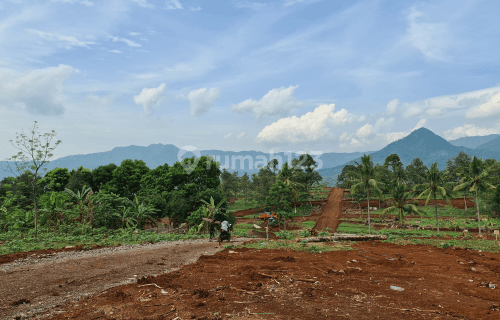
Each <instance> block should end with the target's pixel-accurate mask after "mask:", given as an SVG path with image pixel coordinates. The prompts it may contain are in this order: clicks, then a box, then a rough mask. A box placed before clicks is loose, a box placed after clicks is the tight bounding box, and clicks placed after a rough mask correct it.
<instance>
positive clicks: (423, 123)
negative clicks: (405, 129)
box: [411, 119, 427, 131]
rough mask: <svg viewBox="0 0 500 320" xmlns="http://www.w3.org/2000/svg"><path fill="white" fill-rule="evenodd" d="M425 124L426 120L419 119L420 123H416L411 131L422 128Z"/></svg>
mask: <svg viewBox="0 0 500 320" xmlns="http://www.w3.org/2000/svg"><path fill="white" fill-rule="evenodd" d="M426 123H427V119H420V121H419V122H418V123H417V125H416V126H415V128H413V129H412V130H411V131H415V130H417V129H420V128H422V127H423V126H425V124H426Z"/></svg>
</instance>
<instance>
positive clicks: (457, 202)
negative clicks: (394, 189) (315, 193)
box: [343, 198, 476, 210]
mask: <svg viewBox="0 0 500 320" xmlns="http://www.w3.org/2000/svg"><path fill="white" fill-rule="evenodd" d="M472 200H473V199H470V198H469V199H467V208H468V209H470V210H475V208H476V207H475V206H476V203H475V202H474V201H472ZM351 201H352V200H350V199H349V198H347V199H344V200H343V207H344V208H357V206H358V205H357V204H356V203H354V202H351ZM436 203H437V206H438V207H445V206H448V203H447V202H446V201H445V200H442V199H437V201H436ZM450 203H451V206H452V207H454V208H458V209H465V201H464V198H456V199H451V200H450ZM367 204H368V201H361V203H360V207H361V208H367ZM424 204H425V199H418V205H419V206H423V205H424ZM427 205H428V206H432V207H433V206H434V200H430V201H429V203H428V204H427ZM378 206H379V202H378V200H373V199H370V207H378ZM380 206H381V207H382V208H386V207H388V203H387V201H381V202H380Z"/></svg>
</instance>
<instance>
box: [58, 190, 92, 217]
mask: <svg viewBox="0 0 500 320" xmlns="http://www.w3.org/2000/svg"><path fill="white" fill-rule="evenodd" d="M85 187H86V185H84V186H83V188H82V192H80V191H78V192H77V193H74V192H73V190H71V189H68V188H66V189H65V190H64V191H65V192H66V193H68V194H69V195H70V196H71V197H73V198H74V199H75V200H76V201H77V203H78V209H79V210H80V223H82V224H83V203H84V202H85V200H86V197H87V193H88V192H89V191H90V190H92V188H90V187H89V188H87V189H85Z"/></svg>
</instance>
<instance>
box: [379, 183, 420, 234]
mask: <svg viewBox="0 0 500 320" xmlns="http://www.w3.org/2000/svg"><path fill="white" fill-rule="evenodd" d="M392 197H393V199H394V201H395V202H396V203H395V205H394V206H392V207H389V208H387V209H385V210H384V211H382V215H385V214H391V213H393V212H398V211H399V224H400V225H403V213H404V212H411V213H417V214H420V215H422V214H423V212H421V211H420V210H419V209H418V208H417V207H416V206H415V205H413V204H407V203H406V202H407V201H408V200H410V199H411V198H412V197H413V193H412V192H406V186H405V185H403V184H401V183H398V184H397V185H396V186H395V187H394V188H393V192H392Z"/></svg>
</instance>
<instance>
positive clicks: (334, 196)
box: [314, 188, 344, 233]
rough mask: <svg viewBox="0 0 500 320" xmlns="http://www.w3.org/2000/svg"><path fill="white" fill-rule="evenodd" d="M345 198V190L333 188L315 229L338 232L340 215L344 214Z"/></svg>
mask: <svg viewBox="0 0 500 320" xmlns="http://www.w3.org/2000/svg"><path fill="white" fill-rule="evenodd" d="M343 198H344V189H341V188H333V189H332V191H331V192H330V195H329V196H328V202H327V203H326V204H325V205H324V206H323V208H322V209H321V216H320V217H319V219H318V221H317V222H316V225H315V226H314V229H315V230H317V231H321V230H322V229H325V228H329V229H331V230H333V231H331V232H332V233H334V232H336V231H337V228H338V226H339V222H340V214H341V212H342V199H343Z"/></svg>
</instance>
